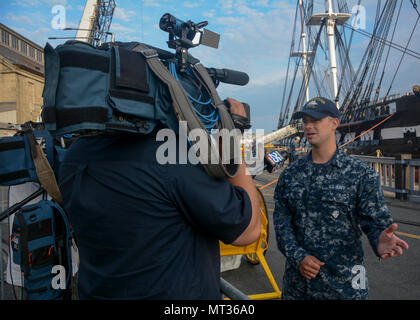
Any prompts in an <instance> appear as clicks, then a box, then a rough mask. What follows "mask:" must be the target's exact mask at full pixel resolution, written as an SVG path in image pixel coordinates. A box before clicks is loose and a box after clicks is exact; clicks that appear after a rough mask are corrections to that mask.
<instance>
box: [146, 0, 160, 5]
mask: <svg viewBox="0 0 420 320" xmlns="http://www.w3.org/2000/svg"><path fill="white" fill-rule="evenodd" d="M143 6H145V7H160V4H159V3H158V1H157V0H143Z"/></svg>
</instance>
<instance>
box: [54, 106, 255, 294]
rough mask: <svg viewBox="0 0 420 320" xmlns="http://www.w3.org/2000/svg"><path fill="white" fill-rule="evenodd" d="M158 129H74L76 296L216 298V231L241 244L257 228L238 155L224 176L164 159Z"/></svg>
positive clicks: (70, 196) (65, 188) (69, 172)
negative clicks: (93, 133) (85, 132)
mask: <svg viewBox="0 0 420 320" xmlns="http://www.w3.org/2000/svg"><path fill="white" fill-rule="evenodd" d="M229 102H230V104H231V112H232V113H235V114H239V115H245V112H244V109H243V105H242V104H241V103H240V102H238V101H236V100H233V99H229ZM156 133H157V129H156V130H155V131H154V132H153V133H151V134H148V135H144V136H142V135H128V134H118V135H113V136H97V137H85V138H80V139H79V140H77V141H76V142H74V143H73V144H72V146H71V147H70V149H69V150H68V152H67V154H66V157H65V159H64V161H63V164H62V166H61V169H60V189H61V192H62V195H63V200H64V203H65V208H66V210H67V212H68V213H69V216H70V220H71V223H72V226H73V229H74V231H75V235H76V238H77V242H78V248H79V254H80V269H79V279H78V282H79V283H78V286H79V298H80V299H162V300H163V299H164V300H166V299H220V298H221V294H220V249H219V240H221V241H223V242H224V243H230V244H234V245H238V246H243V245H248V244H250V243H252V242H254V241H256V240H257V239H258V237H259V235H260V214H259V200H258V196H257V193H256V188H255V185H254V182H253V180H252V178H251V176H249V175H247V174H246V167H245V165H244V163H242V164H241V166H240V168H239V171H238V173H237V175H236V176H235V177H234V178H232V179H228V181H225V180H217V179H215V178H212V177H210V176H209V175H208V174H207V173H206V172H205V170H204V168H203V167H202V166H201V165H192V164H190V163H187V164H179V163H177V164H166V165H160V164H159V163H158V162H157V160H156V151H157V149H158V147H159V145H160V144H161V143H162V142H157V141H156ZM177 139H179V136H177ZM178 143H179V141H177V144H178ZM176 150H179V149H178V147H176Z"/></svg>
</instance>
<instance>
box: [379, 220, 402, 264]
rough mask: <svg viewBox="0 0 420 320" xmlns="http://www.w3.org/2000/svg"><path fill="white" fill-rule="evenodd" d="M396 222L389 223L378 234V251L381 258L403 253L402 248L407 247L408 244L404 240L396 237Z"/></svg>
mask: <svg viewBox="0 0 420 320" xmlns="http://www.w3.org/2000/svg"><path fill="white" fill-rule="evenodd" d="M397 228H398V225H397V224H396V223H394V224H392V225H390V226H389V227H388V228H386V229H385V230H384V231H382V233H381V235H380V236H379V241H378V253H379V255H380V256H381V258H382V259H384V260H385V259H388V258H391V257H395V256H400V255H402V254H403V249H405V250H407V249H408V244H407V242H405V241H404V240H401V239H400V238H398V237H397V236H396V235H395V234H394V232H395V230H397Z"/></svg>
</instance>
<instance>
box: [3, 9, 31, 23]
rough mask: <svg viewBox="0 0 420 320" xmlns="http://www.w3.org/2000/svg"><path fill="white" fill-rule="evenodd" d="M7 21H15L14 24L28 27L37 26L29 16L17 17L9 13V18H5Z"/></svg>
mask: <svg viewBox="0 0 420 320" xmlns="http://www.w3.org/2000/svg"><path fill="white" fill-rule="evenodd" d="M5 19H6V20H9V21H13V22H19V23H23V24H25V25H27V26H34V25H35V23H34V20H33V18H29V17H28V16H16V15H15V14H13V13H12V12H9V13H8V14H7V16H6V17H5Z"/></svg>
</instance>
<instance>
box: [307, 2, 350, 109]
mask: <svg viewBox="0 0 420 320" xmlns="http://www.w3.org/2000/svg"><path fill="white" fill-rule="evenodd" d="M325 10H326V12H325V13H316V14H313V15H312V17H311V18H310V19H309V20H308V22H307V25H321V24H323V23H324V21H325V23H326V27H327V28H326V32H327V38H328V56H329V60H330V61H329V62H330V73H331V78H332V90H331V91H332V92H331V94H332V96H333V97H332V98H333V99H332V100H334V101H335V104H336V106H337V108H338V109H339V108H340V105H339V102H338V96H337V93H338V81H337V58H336V52H335V38H334V31H335V26H336V25H343V24H344V23H346V21H347V20H348V19H349V18H350V17H351V14H349V13H335V12H333V6H332V0H325Z"/></svg>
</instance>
